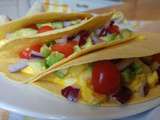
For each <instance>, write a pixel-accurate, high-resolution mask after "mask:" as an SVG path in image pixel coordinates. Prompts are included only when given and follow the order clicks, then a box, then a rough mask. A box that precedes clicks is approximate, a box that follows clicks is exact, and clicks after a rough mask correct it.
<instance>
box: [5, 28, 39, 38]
mask: <svg viewBox="0 0 160 120" xmlns="http://www.w3.org/2000/svg"><path fill="white" fill-rule="evenodd" d="M35 34H37V30H34V29H31V28H23V29H20V30H17V31H16V32H13V33H11V34H9V35H8V36H7V38H8V39H17V38H20V37H26V36H32V35H35Z"/></svg>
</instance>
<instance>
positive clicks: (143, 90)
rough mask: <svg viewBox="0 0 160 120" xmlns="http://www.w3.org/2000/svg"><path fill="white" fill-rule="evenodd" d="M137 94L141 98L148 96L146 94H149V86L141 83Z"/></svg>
mask: <svg viewBox="0 0 160 120" xmlns="http://www.w3.org/2000/svg"><path fill="white" fill-rule="evenodd" d="M139 92H140V95H141V96H142V97H145V96H146V95H148V93H149V85H148V83H147V82H144V83H142V85H141V87H140V90H139Z"/></svg>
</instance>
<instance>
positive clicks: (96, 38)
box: [91, 34, 99, 44]
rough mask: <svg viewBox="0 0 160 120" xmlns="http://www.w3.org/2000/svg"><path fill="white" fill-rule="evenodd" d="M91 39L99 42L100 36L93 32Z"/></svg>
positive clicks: (94, 42)
mask: <svg viewBox="0 0 160 120" xmlns="http://www.w3.org/2000/svg"><path fill="white" fill-rule="evenodd" d="M91 39H92V42H93V44H96V43H99V38H98V36H96V35H94V34H92V35H91Z"/></svg>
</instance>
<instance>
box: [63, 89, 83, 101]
mask: <svg viewBox="0 0 160 120" xmlns="http://www.w3.org/2000/svg"><path fill="white" fill-rule="evenodd" d="M79 93H80V89H78V88H74V87H72V86H68V87H66V88H64V89H62V90H61V94H62V95H63V96H64V97H65V98H67V99H68V100H69V101H71V102H77V101H78V98H79Z"/></svg>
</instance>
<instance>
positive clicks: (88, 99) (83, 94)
mask: <svg viewBox="0 0 160 120" xmlns="http://www.w3.org/2000/svg"><path fill="white" fill-rule="evenodd" d="M91 70H92V69H91V66H90V65H89V64H85V65H79V66H73V67H71V68H69V69H68V73H67V75H65V77H64V78H60V77H58V76H56V75H55V74H54V73H52V74H50V75H48V76H47V77H46V80H47V81H50V82H52V83H54V84H58V85H61V86H63V87H67V86H70V85H72V86H75V87H77V88H80V101H81V102H84V103H87V104H92V105H93V104H98V103H101V102H104V101H106V100H107V99H106V96H105V95H99V94H97V93H95V92H94V91H93V89H92V86H91V76H92V71H91ZM21 72H23V73H27V74H35V70H33V68H32V67H31V66H28V67H27V68H25V69H23V70H22V71H21Z"/></svg>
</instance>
